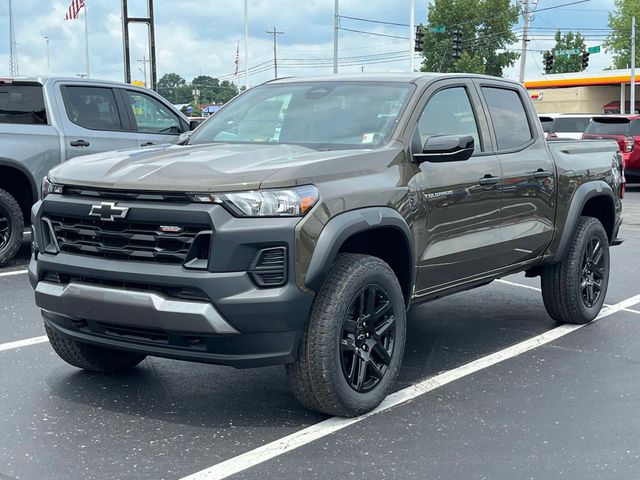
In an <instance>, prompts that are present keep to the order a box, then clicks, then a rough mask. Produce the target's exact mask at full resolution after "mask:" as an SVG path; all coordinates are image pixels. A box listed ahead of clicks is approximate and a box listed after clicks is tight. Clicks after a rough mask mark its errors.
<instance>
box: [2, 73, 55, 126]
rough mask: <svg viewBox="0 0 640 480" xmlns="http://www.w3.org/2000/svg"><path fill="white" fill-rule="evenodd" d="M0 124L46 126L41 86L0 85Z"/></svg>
mask: <svg viewBox="0 0 640 480" xmlns="http://www.w3.org/2000/svg"><path fill="white" fill-rule="evenodd" d="M0 123H14V124H16V123H17V124H27V125H46V123H47V112H46V110H45V108H44V96H43V94H42V85H15V84H11V83H9V84H0Z"/></svg>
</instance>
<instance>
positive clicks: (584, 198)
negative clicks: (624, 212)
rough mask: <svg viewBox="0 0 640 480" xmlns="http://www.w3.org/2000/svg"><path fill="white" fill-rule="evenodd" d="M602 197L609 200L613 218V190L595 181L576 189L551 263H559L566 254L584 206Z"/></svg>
mask: <svg viewBox="0 0 640 480" xmlns="http://www.w3.org/2000/svg"><path fill="white" fill-rule="evenodd" d="M602 196H605V197H608V198H609V199H610V200H611V206H612V210H613V211H612V212H611V213H612V215H614V216H615V196H614V194H613V190H612V189H611V187H610V186H609V184H607V183H606V182H605V181H603V180H596V181H593V182H587V183H583V184H582V185H580V186H579V187H578V188H577V189H576V191H575V193H574V194H573V197H572V198H571V205H570V206H569V212H568V213H567V219H566V221H565V225H564V230H563V231H562V235H561V237H560V241H559V242H558V249H557V251H556V253H555V255H554V257H553V262H560V261H561V260H562V259H563V258H564V256H565V254H566V253H567V249H568V248H569V243H570V242H571V238H572V236H573V232H574V231H575V229H576V226H577V225H578V220H579V219H580V214H581V213H582V209H583V208H584V206H585V205H586V204H587V202H588V201H589V200H591V199H592V198H594V197H602Z"/></svg>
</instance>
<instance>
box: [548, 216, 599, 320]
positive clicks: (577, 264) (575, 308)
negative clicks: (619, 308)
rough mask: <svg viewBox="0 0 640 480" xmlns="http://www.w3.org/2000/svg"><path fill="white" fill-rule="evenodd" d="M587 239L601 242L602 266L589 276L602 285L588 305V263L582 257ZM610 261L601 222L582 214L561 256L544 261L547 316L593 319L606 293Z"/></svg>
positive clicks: (584, 255) (587, 246) (587, 245)
mask: <svg viewBox="0 0 640 480" xmlns="http://www.w3.org/2000/svg"><path fill="white" fill-rule="evenodd" d="M590 242H593V243H597V244H598V245H599V246H600V247H599V249H601V255H602V266H601V268H597V273H592V274H591V277H590V278H591V280H593V279H594V278H596V277H597V278H598V279H599V280H600V281H601V285H600V287H598V291H599V294H598V297H597V299H595V301H593V302H591V304H590V305H589V304H588V303H589V302H588V301H587V300H585V295H583V285H584V283H583V282H585V281H586V282H587V284H588V282H589V275H588V274H587V275H585V269H584V267H585V263H587V264H588V263H589V262H588V261H587V262H585V260H586V258H587V257H586V254H587V253H588V252H587V249H588V248H590ZM593 243H592V244H593ZM598 251H600V250H598ZM609 264H610V258H609V239H608V237H607V232H606V231H605V229H604V227H603V226H602V223H600V221H599V220H598V219H596V218H593V217H581V218H580V220H579V221H578V225H577V226H576V230H575V232H574V233H573V238H572V239H571V243H570V244H569V248H568V251H567V253H566V255H565V257H564V259H563V260H562V261H561V262H559V263H555V264H551V265H547V266H546V267H545V268H544V269H543V271H542V275H541V277H542V279H541V286H542V299H543V301H544V306H545V308H546V309H547V313H549V316H551V318H553V319H554V320H556V321H557V322H561V323H575V324H585V323H589V322H591V321H592V320H594V319H595V318H596V317H597V316H598V313H600V309H601V308H602V305H603V304H604V297H605V296H606V293H607V287H608V285H609ZM588 271H589V269H588V268H587V272H588ZM591 271H592V272H593V271H594V268H591ZM594 275H595V277H594Z"/></svg>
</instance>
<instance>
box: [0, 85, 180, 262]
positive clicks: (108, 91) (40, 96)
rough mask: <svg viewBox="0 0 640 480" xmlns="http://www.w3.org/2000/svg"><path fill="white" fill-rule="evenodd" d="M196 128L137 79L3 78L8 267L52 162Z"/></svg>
mask: <svg viewBox="0 0 640 480" xmlns="http://www.w3.org/2000/svg"><path fill="white" fill-rule="evenodd" d="M188 130H190V124H189V120H188V119H187V118H186V117H185V116H184V115H183V114H182V113H180V112H179V111H177V110H176V109H175V108H173V106H172V105H171V104H170V103H169V102H167V101H166V100H165V99H164V98H162V97H161V96H159V95H157V94H156V93H154V92H152V91H150V90H147V89H144V88H139V87H135V86H133V85H128V84H124V83H118V82H108V81H101V80H93V79H78V78H55V77H38V78H2V79H0V149H1V150H2V154H1V156H0V266H2V265H3V264H5V263H7V262H8V261H10V260H11V259H12V258H13V256H14V255H15V253H16V252H17V250H18V248H19V246H20V242H21V240H22V235H23V230H24V226H25V225H29V223H30V211H31V206H32V205H33V204H34V203H35V202H36V200H38V192H39V190H38V187H39V185H40V183H41V182H42V178H43V177H44V176H45V175H46V174H47V172H48V171H49V170H50V169H51V168H53V167H54V166H56V165H58V164H59V163H61V162H64V161H66V160H69V159H70V158H74V157H77V156H79V155H88V154H92V153H99V152H105V151H108V150H117V149H123V148H134V147H141V146H142V147H144V146H149V145H155V144H159V143H169V142H174V141H176V140H177V139H178V137H179V135H180V134H181V133H183V132H186V131H188Z"/></svg>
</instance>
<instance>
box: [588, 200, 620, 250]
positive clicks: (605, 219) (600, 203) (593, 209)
mask: <svg viewBox="0 0 640 480" xmlns="http://www.w3.org/2000/svg"><path fill="white" fill-rule="evenodd" d="M582 215H583V216H585V217H595V218H597V219H598V220H600V223H602V226H603V227H604V229H605V230H606V232H607V237H609V242H611V240H613V238H612V236H613V229H614V227H615V225H614V223H615V211H614V207H613V201H612V200H611V198H609V197H607V196H605V195H599V196H597V197H593V198H590V199H589V200H588V201H587V203H586V204H585V205H584V207H582Z"/></svg>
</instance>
